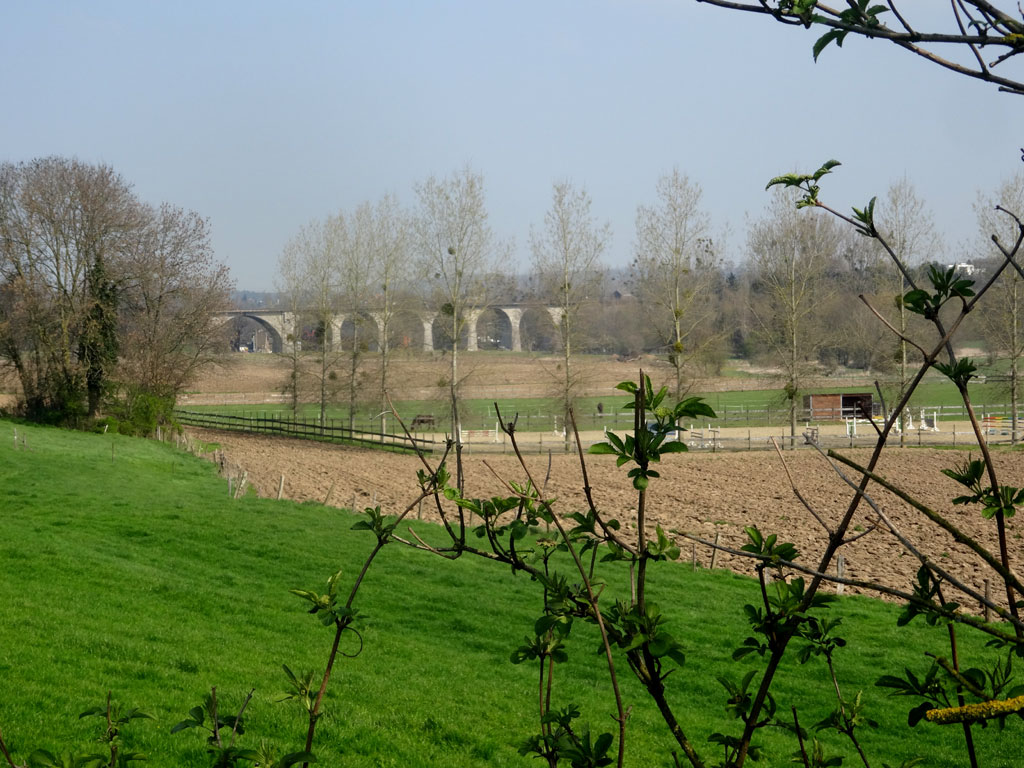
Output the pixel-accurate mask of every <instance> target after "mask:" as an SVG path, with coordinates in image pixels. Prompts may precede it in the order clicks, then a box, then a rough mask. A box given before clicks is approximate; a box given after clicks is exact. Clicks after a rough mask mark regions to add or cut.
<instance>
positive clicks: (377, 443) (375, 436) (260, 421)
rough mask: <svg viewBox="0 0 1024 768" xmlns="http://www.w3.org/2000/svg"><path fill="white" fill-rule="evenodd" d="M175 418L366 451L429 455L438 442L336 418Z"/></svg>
mask: <svg viewBox="0 0 1024 768" xmlns="http://www.w3.org/2000/svg"><path fill="white" fill-rule="evenodd" d="M174 416H175V418H176V419H177V420H178V421H179V422H181V423H182V424H185V425H188V426H192V427H205V428H206V429H226V430H231V431H233V432H245V433H247V434H253V435H280V436H283V437H295V438H300V439H303V440H318V441H322V442H328V443H344V444H345V445H358V446H362V447H364V448H383V449H385V450H391V451H414V450H416V448H419V449H420V450H422V451H424V452H426V453H430V452H431V451H432V450H434V448H435V446H437V443H436V442H434V441H433V440H426V439H423V438H419V437H416V438H413V439H410V438H408V437H406V436H405V435H391V434H382V433H380V432H363V431H360V430H357V429H349V428H348V427H346V426H341V425H339V424H337V423H336V422H335V420H334V419H327V420H326V421H325V422H324V423H322V424H321V423H320V420H319V419H303V418H295V417H292V416H288V417H282V416H267V415H257V416H233V415H230V414H223V413H208V412H200V411H185V410H178V409H175V411H174Z"/></svg>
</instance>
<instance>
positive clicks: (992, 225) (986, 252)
mask: <svg viewBox="0 0 1024 768" xmlns="http://www.w3.org/2000/svg"><path fill="white" fill-rule="evenodd" d="M997 206H999V208H1002V209H1003V210H1006V211H1014V212H1016V211H1024V173H1020V172H1018V173H1017V174H1015V175H1014V176H1012V177H1010V178H1008V179H1006V180H1005V181H1003V183H1002V184H1000V185H999V188H998V189H997V190H996V191H995V193H993V194H991V195H981V194H979V195H978V201H977V202H976V203H975V206H974V210H975V213H976V214H977V217H978V232H979V235H980V237H979V240H980V243H979V252H980V255H981V256H983V257H985V258H996V259H998V258H1001V256H1002V254H1001V253H1000V251H999V249H998V247H997V246H996V244H995V243H994V242H993V240H992V238H993V236H995V237H996V238H998V240H999V241H1000V242H1001V243H1004V244H1005V243H1012V242H1013V241H1014V238H1015V237H1016V234H1017V233H1016V232H1015V230H1016V226H1015V224H1016V222H1015V221H1013V220H1012V219H1011V218H1010V217H1009V216H1006V215H1005V214H1003V213H1001V212H1000V210H999V209H998V208H997ZM1012 265H1013V266H1014V267H1015V269H1008V270H1006V271H1004V272H1003V273H1002V274H1001V275H1000V276H999V279H998V281H997V282H996V283H995V285H993V286H992V290H991V295H990V297H989V301H988V302H987V303H986V304H983V305H982V312H981V323H982V327H983V328H984V329H985V337H986V338H987V339H988V342H989V345H990V351H991V352H993V353H995V355H994V356H996V357H999V358H1001V359H1003V360H1006V361H1007V362H1008V364H1009V368H1008V370H1007V374H1006V377H1007V384H1008V389H1009V394H1010V409H1011V410H1010V420H1011V425H1010V434H1011V441H1012V442H1013V443H1016V442H1017V441H1018V439H1019V435H1018V432H1019V422H1020V413H1019V409H1018V405H1017V400H1018V398H1019V397H1020V377H1021V370H1020V365H1021V358H1022V357H1024V276H1022V273H1021V268H1020V265H1019V264H1018V263H1017V262H1016V261H1014V262H1012Z"/></svg>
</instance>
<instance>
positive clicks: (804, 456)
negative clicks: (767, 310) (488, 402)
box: [193, 430, 1024, 599]
mask: <svg viewBox="0 0 1024 768" xmlns="http://www.w3.org/2000/svg"><path fill="white" fill-rule="evenodd" d="M193 433H194V434H195V435H196V437H198V438H199V439H202V440H204V441H207V442H216V443H219V446H220V450H221V451H222V455H221V456H219V457H218V458H219V459H221V460H223V461H225V462H229V463H230V464H233V465H235V466H237V467H240V468H244V470H245V471H246V472H247V473H248V478H249V481H250V482H251V483H252V484H253V485H254V486H255V488H256V489H257V491H258V492H259V494H260V495H261V496H270V497H273V496H276V494H277V489H278V483H279V481H280V478H281V476H282V475H283V476H284V495H285V496H286V497H287V498H290V499H295V500H300V501H306V500H314V501H320V502H323V501H325V500H326V501H327V502H328V503H329V504H330V505H332V506H337V507H355V508H357V509H362V508H363V507H365V506H368V505H374V504H380V505H381V506H382V508H383V509H384V511H385V512H386V513H388V514H392V515H395V514H398V513H400V512H401V511H402V509H404V508H405V506H406V505H407V504H408V503H409V502H410V501H411V500H412V499H413V498H415V496H416V493H417V490H418V489H417V486H416V470H417V469H418V468H420V467H421V466H422V465H421V464H420V462H419V460H418V459H417V458H415V457H411V456H401V455H395V454H390V453H383V452H377V451H370V450H364V449H354V448H348V447H339V446H333V445H326V444H317V443H308V442H304V441H298V440H288V439H273V438H267V437H255V436H245V435H240V434H236V433H224V432H211V431H203V430H193ZM849 455H850V456H851V458H853V459H854V460H856V461H858V462H861V463H863V462H866V461H867V458H868V452H867V451H866V450H863V449H854V450H851V451H849ZM966 456H967V454H966V453H963V452H955V451H948V450H931V449H911V448H908V449H903V450H899V449H891V450H889V451H888V452H887V453H886V454H885V455H884V457H883V460H882V463H881V466H880V474H882V475H883V476H885V477H887V478H888V479H890V480H892V481H894V482H896V483H897V484H898V485H899V486H900V487H902V488H903V489H904V490H905V491H907V492H909V493H911V494H912V495H914V496H915V497H917V498H918V499H920V500H921V501H923V502H924V503H926V504H928V505H929V506H931V507H932V508H934V509H937V510H939V511H941V512H942V513H943V514H944V515H945V516H946V517H947V518H948V519H950V520H952V521H954V522H955V524H956V525H958V526H959V527H961V529H962V530H964V531H965V532H967V533H969V534H970V535H972V536H974V537H976V538H977V539H978V540H980V541H982V542H984V543H985V544H986V545H987V546H988V547H989V548H990V549H991V550H992V551H996V534H995V523H994V522H993V521H986V520H983V519H982V517H981V515H980V512H979V510H978V509H977V508H969V509H968V508H964V507H962V506H960V507H954V506H953V505H952V504H951V502H950V499H951V498H952V497H954V496H956V495H959V493H960V486H958V485H957V484H956V483H955V482H954V481H953V480H951V479H949V478H947V477H946V476H944V475H942V474H941V472H940V470H941V469H943V468H947V467H952V466H955V465H956V464H957V463H958V462H961V461H963V460H964V459H965V458H966ZM549 460H550V472H549V464H548V462H549ZM785 460H786V464H787V465H788V467H789V470H790V472H791V473H792V476H793V478H794V481H795V483H796V484H797V486H798V488H799V490H800V492H801V493H802V494H803V496H804V497H805V498H806V499H807V501H808V502H809V503H810V504H811V505H813V507H814V508H815V510H816V511H817V512H818V514H819V515H820V516H821V517H822V518H823V519H824V520H825V521H826V522H827V523H830V524H832V523H834V522H835V521H836V520H838V519H839V518H840V517H841V515H842V514H843V511H844V510H845V508H846V506H847V504H848V503H849V500H850V497H851V491H850V489H849V488H848V487H847V486H846V485H845V484H844V483H843V482H842V480H841V479H840V478H839V477H838V476H837V475H836V473H835V472H834V471H833V470H832V469H831V468H830V466H829V465H828V464H827V463H826V461H825V460H824V459H823V458H821V457H820V456H819V455H818V454H817V453H815V452H813V451H810V450H803V451H796V452H787V453H786V459H785ZM526 462H527V466H528V468H529V470H530V473H531V474H532V476H533V478H534V479H535V481H536V482H537V483H538V484H539V483H543V482H545V478H547V480H546V490H545V495H546V496H547V497H553V498H556V499H557V505H556V509H557V510H558V511H559V512H560V513H561V514H563V515H564V514H569V513H571V512H573V511H576V510H582V509H584V508H585V501H584V497H583V493H582V490H581V487H582V481H581V474H580V462H579V458H578V457H576V456H573V455H554V456H551V457H550V459H549V457H548V456H546V455H532V456H527V457H526ZM996 463H997V466H998V468H999V470H1000V472H1001V473H1002V476H1003V478H1004V481H1005V482H1008V483H1010V484H1015V485H1022V484H1024V453H1020V452H1000V453H997V454H996ZM587 466H588V471H589V473H590V482H591V485H592V486H593V487H594V489H595V490H594V498H595V502H596V504H597V506H598V508H599V509H600V510H601V511H602V513H603V514H604V515H605V516H607V517H614V518H617V519H619V520H620V521H621V522H622V523H623V525H624V527H626V528H627V529H628V528H630V527H631V526H632V525H633V524H634V522H635V519H636V494H635V492H634V491H633V490H632V488H631V487H630V485H629V482H628V479H627V478H626V475H625V471H624V470H623V469H616V468H615V466H614V461H613V460H612V459H611V457H607V456H588V457H587ZM465 467H466V475H467V489H468V492H469V493H470V495H472V496H479V497H489V496H491V495H496V494H504V493H505V491H504V489H503V488H502V486H501V484H500V483H499V482H498V480H496V479H495V474H497V475H498V476H500V477H502V478H507V479H512V480H519V481H522V480H524V479H525V478H524V471H523V469H522V467H520V466H519V465H518V464H517V462H516V460H515V458H514V457H512V456H501V455H495V456H489V457H486V458H484V457H478V456H470V457H467V459H466V461H465ZM661 473H662V477H661V479H659V480H655V481H653V482H652V485H651V493H650V495H649V497H648V514H649V520H650V521H651V525H652V530H653V525H654V524H660V525H661V526H662V527H663V528H665V529H666V530H669V531H675V532H678V533H689V534H693V535H696V536H699V537H702V538H703V539H705V540H708V541H711V540H714V538H715V535H716V534H719V535H720V541H721V544H722V545H724V546H727V547H731V548H736V549H738V548H739V547H740V546H742V545H743V544H744V543H745V535H744V533H743V528H744V526H749V525H756V526H758V527H759V528H760V529H761V530H762V531H763V532H765V533H777V534H779V536H780V540H785V541H792V542H793V543H794V544H795V545H796V546H797V548H798V549H799V550H800V551H801V553H802V557H801V560H802V561H803V562H804V563H805V564H807V565H816V563H817V560H818V558H819V557H820V555H821V553H822V551H823V548H824V536H823V532H822V530H821V527H820V524H819V523H817V522H816V521H815V520H814V519H813V517H812V516H811V515H810V514H809V513H808V512H807V511H806V510H805V509H804V508H803V507H802V506H801V505H800V503H799V502H798V501H797V499H796V498H795V496H794V493H793V490H792V487H791V486H790V484H789V481H788V480H787V477H786V473H785V471H784V469H783V465H782V462H781V460H780V459H779V457H778V456H777V455H776V454H774V453H770V452H756V453H718V454H708V453H689V454H675V455H670V456H667V457H666V459H665V461H664V462H663V466H662V467H661ZM871 494H872V497H873V498H874V499H875V501H876V502H877V503H878V504H879V505H880V507H881V508H882V509H883V510H884V511H885V513H886V514H887V515H888V516H889V517H890V519H891V520H892V522H893V523H894V525H895V526H896V527H897V528H898V529H899V530H900V531H901V532H902V534H903V535H904V536H906V537H907V538H909V539H910V540H911V541H913V542H914V543H915V545H916V546H917V547H918V548H919V549H920V550H921V551H922V552H923V553H924V554H926V555H927V556H928V557H929V558H931V559H932V560H934V561H935V562H937V563H939V564H940V565H942V566H943V567H944V568H947V569H948V570H949V572H950V573H952V574H954V575H955V576H956V577H957V578H959V579H961V580H963V581H964V582H965V583H967V584H968V585H969V586H971V587H972V588H973V589H975V590H977V591H978V592H980V593H983V592H984V588H985V587H984V583H983V578H984V575H985V574H984V571H983V564H982V563H981V562H980V560H979V558H977V556H976V555H974V554H973V553H971V552H970V551H969V550H967V548H966V547H964V546H962V545H958V544H956V543H954V542H953V541H952V540H951V539H950V537H949V536H947V535H946V534H944V533H942V532H941V531H938V530H937V529H936V528H935V527H934V526H933V525H932V524H931V523H930V522H929V521H928V520H927V519H926V518H925V517H924V516H923V515H921V514H920V513H918V512H916V511H915V510H913V509H911V508H909V507H908V506H907V505H906V504H904V503H903V502H901V501H900V500H898V499H897V498H895V497H894V496H893V495H891V494H890V493H888V492H886V491H884V490H883V489H881V488H879V487H877V486H874V487H873V489H872V491H871ZM861 510H862V511H860V512H859V513H858V518H857V519H856V520H855V521H854V531H855V532H862V531H870V532H868V533H866V535H864V536H862V537H861V538H859V539H857V540H856V541H855V542H853V543H851V544H849V545H848V546H846V547H844V554H845V560H846V568H847V576H848V577H850V578H855V579H857V578H861V579H873V580H876V581H878V582H880V583H882V584H884V585H886V586H889V587H893V588H898V589H904V590H907V589H908V588H909V585H910V583H911V580H912V579H913V577H914V575H915V573H916V572H917V568H918V562H917V560H916V559H915V558H914V557H913V555H911V554H909V553H907V552H906V551H904V549H903V547H902V546H901V545H900V543H899V542H898V541H897V540H896V539H895V537H894V536H893V535H892V534H891V533H890V532H888V531H887V530H883V528H882V527H879V528H877V529H875V530H870V529H871V528H872V526H873V523H874V517H873V514H872V512H871V510H870V508H869V507H868V506H867V505H862V507H861ZM419 513H420V510H418V509H414V510H413V511H412V512H411V515H410V516H411V517H412V518H416V517H417V516H418V514H419ZM422 517H423V519H426V520H433V521H437V520H438V514H437V512H436V510H435V509H433V508H432V507H431V506H430V505H428V504H424V505H423V508H422ZM1008 530H1009V537H1010V548H1011V551H1010V557H1011V560H1012V561H1013V562H1014V563H1017V564H1019V563H1020V562H1021V559H1022V557H1024V539H1022V533H1024V529H1022V527H1021V523H1020V521H1019V520H1017V519H1011V520H1010V521H1008ZM852 533H853V532H851V534H852ZM679 543H680V545H681V546H682V548H683V559H684V560H689V559H690V557H691V556H692V555H693V552H692V551H691V548H690V547H691V545H690V543H689V542H687V541H683V540H682V539H680V540H679ZM710 557H711V549H710V548H709V547H707V546H703V545H697V546H696V558H697V560H698V561H699V562H700V563H701V564H702V565H704V566H707V565H708V564H709V561H710ZM751 565H752V561H750V560H747V559H744V558H740V557H735V556H731V555H727V554H725V553H721V552H720V553H719V554H718V556H717V558H716V567H718V566H721V567H726V568H731V569H733V570H736V571H740V572H746V573H752V572H753V571H752V567H751ZM998 597H999V595H998V594H993V598H996V599H998Z"/></svg>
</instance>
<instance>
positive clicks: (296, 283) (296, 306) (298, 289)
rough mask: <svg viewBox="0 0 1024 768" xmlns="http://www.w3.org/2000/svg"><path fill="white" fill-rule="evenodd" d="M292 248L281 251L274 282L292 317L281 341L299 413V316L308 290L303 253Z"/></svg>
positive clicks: (301, 377)
mask: <svg viewBox="0 0 1024 768" xmlns="http://www.w3.org/2000/svg"><path fill="white" fill-rule="evenodd" d="M293 245H294V243H293V242H292V241H290V242H289V243H288V244H287V245H285V247H284V249H283V250H282V251H281V255H280V256H279V257H278V261H277V277H276V278H275V281H274V282H275V288H276V289H277V294H278V296H279V299H280V302H281V304H282V305H283V307H284V309H285V311H286V312H287V313H289V314H290V315H291V317H292V329H291V333H290V334H287V335H286V336H285V338H284V339H282V341H283V347H282V350H281V352H282V354H283V355H284V357H286V358H287V360H288V380H287V382H286V383H285V385H284V393H285V394H286V395H287V396H288V398H289V399H290V400H291V407H292V413H293V414H296V413H298V411H299V401H300V400H301V399H302V394H301V393H302V387H303V380H304V378H305V364H304V360H303V358H302V339H301V335H302V334H301V321H300V317H301V315H302V311H303V310H304V309H305V301H306V289H305V277H304V274H303V264H302V258H301V253H300V251H299V250H298V249H297V248H294V247H292V246H293Z"/></svg>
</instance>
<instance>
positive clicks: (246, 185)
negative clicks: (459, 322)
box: [0, 0, 1024, 291]
mask: <svg viewBox="0 0 1024 768" xmlns="http://www.w3.org/2000/svg"><path fill="white" fill-rule="evenodd" d="M942 6H943V4H941V3H934V0H905V2H904V3H903V5H902V6H901V7H903V8H905V9H906V11H907V13H908V14H916V16H915V17H916V18H923V17H922V15H921V14H925V15H934V14H936V13H938V12H939V11H938V10H937V8H938V7H942ZM946 9H948V6H947V7H945V8H943V10H946ZM816 37H817V35H816V33H815V32H814V31H807V30H804V29H803V28H800V27H789V26H782V25H780V24H777V23H773V22H769V21H768V20H767V19H765V18H763V17H754V16H752V15H749V14H739V13H734V12H728V11H724V10H721V9H717V8H713V7H710V6H707V5H703V4H698V3H696V2H694V0H674V1H672V0H589V1H586V0H516V1H514V2H512V1H508V0H493V1H492V2H480V0H451V1H445V0H438V1H437V2H428V1H427V0H423V1H421V2H414V1H413V0H409V1H407V2H392V1H390V0H379V1H377V0H374V1H372V2H371V1H369V0H364V1H363V2H346V1H344V0H334V1H333V2H326V1H325V2H320V1H318V0H304V2H301V3H285V2H262V1H259V0H247V1H246V2H241V1H240V0H239V1H229V0H221V1H220V2H213V3H211V2H208V0H202V1H201V2H193V1H191V0H177V1H176V2H174V3H157V2H138V1H137V0H124V1H122V2H113V1H110V2H105V1H104V0H93V1H91V2H89V3H82V2H53V1H51V0H35V1H34V2H7V3H4V4H3V5H2V7H0V72H3V77H2V78H0V161H6V162H20V161H24V160H29V159H32V158H34V157H41V156H46V155H62V156H69V157H72V156H73V157H77V158H78V159H80V160H83V161H86V162H91V163H104V164H107V165H110V166H112V167H113V168H114V169H115V170H116V171H118V172H119V173H120V174H121V175H122V176H123V177H124V178H125V179H126V180H127V181H129V182H130V183H131V184H133V185H134V189H135V191H136V193H137V195H138V196H139V197H140V198H141V199H143V200H145V201H147V202H149V203H153V204H159V203H162V202H168V203H172V204H174V205H177V206H181V207H183V208H186V209H191V210H195V211H197V212H198V213H200V214H202V215H203V216H205V217H207V218H208V219H209V221H210V224H211V228H212V244H213V247H214V250H215V254H216V258H217V259H218V260H220V261H222V262H223V263H225V264H227V265H228V266H229V267H230V269H231V272H232V276H233V277H234V280H235V282H236V285H237V287H238V288H239V289H240V290H241V289H244V290H254V291H259V290H272V289H273V288H274V282H275V274H276V271H277V260H278V257H279V255H280V253H281V251H282V249H283V247H284V245H285V243H287V241H288V240H289V239H290V238H291V237H292V236H294V235H295V233H296V232H297V231H298V229H299V228H300V227H301V226H302V225H303V224H305V223H307V222H309V221H311V220H314V219H322V218H324V217H326V216H327V215H330V214H333V213H336V212H338V211H339V210H340V211H351V210H353V209H355V208H356V206H358V205H359V204H360V203H361V202H363V201H371V202H372V201H376V200H377V199H379V198H380V197H381V196H383V195H384V194H387V193H391V194H394V195H395V196H397V197H398V199H399V200H400V201H401V202H402V203H403V204H405V205H407V206H408V207H410V208H413V207H414V206H415V203H416V197H415V192H414V189H415V185H416V184H417V183H419V182H422V181H423V180H425V179H426V178H428V177H429V176H431V175H433V176H436V177H439V178H443V177H447V176H450V175H452V174H453V173H456V172H458V171H460V170H461V169H464V168H466V167H469V168H472V169H473V170H474V171H476V172H479V173H481V174H482V175H483V177H484V180H485V188H486V194H487V207H488V211H489V216H490V224H491V227H492V229H493V230H494V232H495V233H496V234H497V235H498V236H499V237H501V238H503V239H508V240H511V241H512V242H513V244H514V245H513V253H514V256H515V259H516V261H515V262H514V264H512V265H511V268H514V269H515V270H517V271H526V270H527V269H528V268H529V264H530V252H529V233H530V227H531V226H533V227H538V226H540V225H541V224H542V222H543V217H544V213H545V211H546V210H547V209H548V207H549V206H550V203H551V188H552V184H553V183H554V182H556V181H562V180H568V181H570V182H572V183H573V184H574V185H576V186H577V187H582V188H584V189H586V191H587V192H588V193H589V195H590V197H591V199H592V201H593V204H592V213H593V214H594V216H595V218H596V219H598V220H599V221H602V222H603V221H607V222H609V223H610V225H611V228H612V232H613V238H612V241H611V243H610V245H609V247H608V249H607V251H606V254H605V261H606V262H607V264H608V265H609V266H612V267H623V266H626V265H627V264H628V263H629V261H630V260H631V257H632V247H633V240H634V223H635V216H636V208H637V206H638V205H641V204H644V205H650V204H653V203H654V202H655V201H656V199H655V185H656V183H657V180H658V178H659V177H660V176H662V175H664V174H666V173H669V172H671V170H672V169H673V168H678V169H679V170H680V172H682V173H684V174H686V175H687V176H688V177H689V178H690V180H691V181H692V182H695V183H698V184H699V185H700V186H701V188H702V189H703V202H704V207H705V209H706V211H707V212H708V214H709V215H710V216H711V219H712V222H713V226H714V228H715V231H716V232H717V233H718V240H719V242H720V243H722V244H723V250H724V255H725V257H726V258H727V260H729V261H732V262H734V263H740V262H742V261H743V259H744V257H745V245H746V227H747V224H748V222H750V221H752V220H754V219H756V218H757V217H759V216H761V215H762V214H763V212H764V209H765V206H766V204H767V202H768V198H769V195H768V193H766V192H765V190H764V188H765V184H766V183H767V181H768V179H770V178H771V177H773V176H776V175H778V174H781V173H785V172H789V171H795V170H799V171H810V170H814V169H815V168H817V167H818V166H819V165H821V164H822V163H823V162H824V161H826V160H828V159H831V158H835V159H837V160H840V161H841V162H842V163H843V165H842V167H840V168H838V169H837V170H836V171H835V172H834V174H833V175H832V176H830V177H828V179H827V180H826V183H825V184H824V185H823V192H822V199H823V200H824V201H826V202H829V203H832V204H834V205H835V207H837V208H840V209H842V210H845V211H848V210H849V208H850V206H853V205H856V206H858V207H861V206H863V204H864V203H866V202H867V200H868V199H870V198H871V197H872V196H874V195H878V196H879V199H880V201H881V200H882V199H883V198H884V195H885V191H886V189H887V187H888V186H889V184H891V183H892V182H895V181H897V180H899V179H900V178H902V177H904V176H905V177H906V178H907V179H909V180H910V181H911V182H912V183H913V184H914V186H915V188H916V191H917V193H918V195H919V196H920V197H921V198H923V199H924V200H925V201H926V203H927V205H928V206H929V208H930V210H931V213H932V215H933V217H934V219H935V222H936V224H937V225H938V229H939V231H940V233H941V234H942V236H943V241H944V243H945V246H944V247H945V249H946V252H945V253H943V254H937V255H938V256H940V260H942V259H945V260H948V261H953V260H956V261H962V260H965V259H968V258H969V255H970V254H969V249H970V243H971V241H972V240H975V239H976V229H977V227H976V224H975V214H974V211H973V208H972V206H973V204H974V203H975V201H976V198H977V194H978V192H979V191H982V192H991V191H993V190H994V189H995V187H996V186H997V185H998V184H999V183H1000V182H1001V181H1002V180H1004V179H1006V178H1008V177H1009V176H1011V175H1012V174H1015V173H1018V172H1019V171H1020V170H1022V169H1024V165H1022V163H1021V149H1020V147H1021V146H1024V122H1022V120H1021V117H1022V114H1024V97H1022V96H1011V95H1008V94H1001V93H999V92H998V91H997V90H996V88H995V87H994V86H990V85H987V84H984V83H980V82H976V81H972V80H968V79H966V78H962V77H958V76H956V75H953V74H950V73H948V72H945V71H942V70H940V69H939V68H937V67H935V66H934V65H931V64H928V63H927V62H925V61H923V60H921V59H919V58H916V57H913V56H911V55H909V54H907V53H905V52H903V51H900V50H898V49H896V48H895V47H893V46H892V45H888V44H886V43H884V42H882V41H867V40H860V39H852V38H851V39H848V40H847V42H846V43H845V44H844V46H843V48H842V49H838V48H836V47H834V46H832V47H830V48H829V49H827V50H826V51H825V52H824V53H823V54H822V55H821V57H820V58H819V61H818V62H817V63H815V62H814V61H813V58H812V55H811V46H812V45H813V42H814V40H815V39H816ZM1005 66H1011V67H1012V66H1014V65H1013V63H1012V62H1011V63H1010V64H1008V65H1005ZM1019 69H1020V67H1019V66H1018V70H1019ZM1007 74H1010V73H1009V72H1007Z"/></svg>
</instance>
